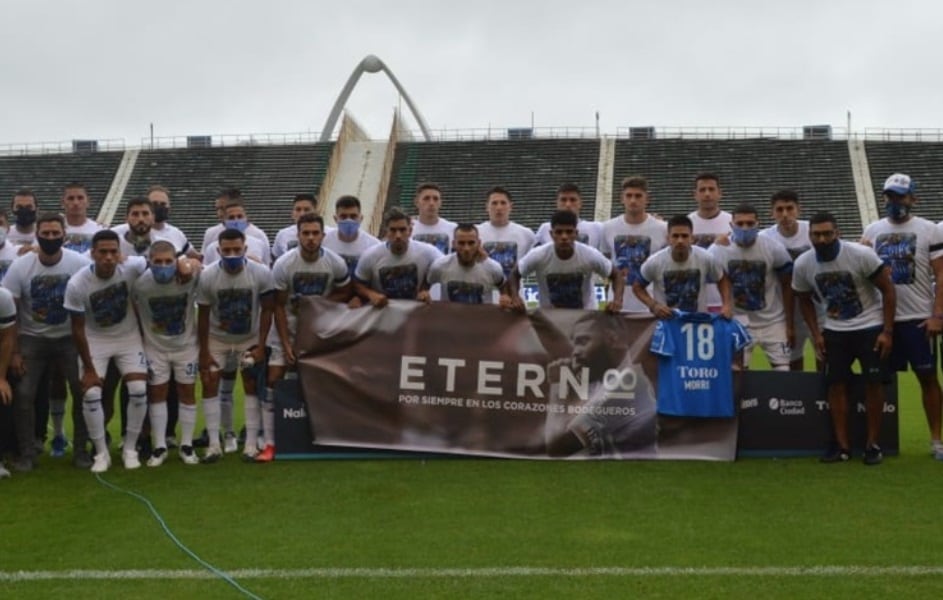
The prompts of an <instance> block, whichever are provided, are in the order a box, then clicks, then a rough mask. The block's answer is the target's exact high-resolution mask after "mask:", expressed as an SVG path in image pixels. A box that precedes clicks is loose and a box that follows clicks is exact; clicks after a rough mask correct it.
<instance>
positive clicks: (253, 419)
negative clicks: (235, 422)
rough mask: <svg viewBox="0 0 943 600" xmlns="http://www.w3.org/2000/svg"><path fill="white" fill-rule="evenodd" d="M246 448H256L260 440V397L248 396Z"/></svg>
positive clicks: (246, 400)
mask: <svg viewBox="0 0 943 600" xmlns="http://www.w3.org/2000/svg"><path fill="white" fill-rule="evenodd" d="M245 403H246V406H245V409H246V444H245V447H246V448H255V445H256V443H257V442H258V439H259V420H260V419H259V397H258V396H256V395H255V394H246V398H245Z"/></svg>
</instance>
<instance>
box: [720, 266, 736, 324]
mask: <svg viewBox="0 0 943 600" xmlns="http://www.w3.org/2000/svg"><path fill="white" fill-rule="evenodd" d="M717 291H719V292H720V299H721V305H720V314H721V315H722V316H723V317H724V318H725V319H732V318H733V293H732V291H731V286H730V278H729V277H727V274H726V273H724V274H723V276H721V278H720V280H718V281H717Z"/></svg>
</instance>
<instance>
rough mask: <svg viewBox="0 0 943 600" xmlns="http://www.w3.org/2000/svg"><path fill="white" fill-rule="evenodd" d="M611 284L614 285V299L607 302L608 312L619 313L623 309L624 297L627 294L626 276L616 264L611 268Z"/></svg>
mask: <svg viewBox="0 0 943 600" xmlns="http://www.w3.org/2000/svg"><path fill="white" fill-rule="evenodd" d="M609 285H611V286H612V300H610V301H609V302H607V303H606V312H607V313H610V314H619V312H621V311H622V297H623V295H624V294H625V277H623V275H622V271H620V270H619V269H617V268H616V267H615V265H613V266H612V268H611V269H609Z"/></svg>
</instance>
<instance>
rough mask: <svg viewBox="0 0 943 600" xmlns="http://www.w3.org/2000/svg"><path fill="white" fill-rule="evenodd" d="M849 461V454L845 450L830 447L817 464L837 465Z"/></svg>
mask: <svg viewBox="0 0 943 600" xmlns="http://www.w3.org/2000/svg"><path fill="white" fill-rule="evenodd" d="M850 459H851V452H849V451H848V450H847V449H846V448H840V447H838V446H832V447H831V448H829V449H828V450H827V451H826V452H825V454H823V455H822V458H820V459H819V462H823V463H838V462H848V461H849V460H850Z"/></svg>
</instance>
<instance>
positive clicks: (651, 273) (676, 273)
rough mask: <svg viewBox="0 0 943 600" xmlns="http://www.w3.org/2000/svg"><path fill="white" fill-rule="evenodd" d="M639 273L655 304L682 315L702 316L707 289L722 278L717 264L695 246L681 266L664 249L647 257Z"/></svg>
mask: <svg viewBox="0 0 943 600" xmlns="http://www.w3.org/2000/svg"><path fill="white" fill-rule="evenodd" d="M639 272H640V273H641V276H642V279H641V280H642V282H645V283H651V284H652V289H653V290H654V292H655V293H654V294H653V298H654V299H655V301H656V302H659V303H661V304H664V305H665V306H667V307H669V308H677V309H678V310H682V311H685V312H705V311H706V310H707V307H708V302H707V296H708V294H707V285H708V283H710V282H717V281H720V279H721V278H722V277H723V274H724V270H723V268H721V266H720V263H718V262H717V261H716V260H715V259H714V257H713V256H711V254H710V253H709V252H708V251H707V250H705V249H703V248H700V247H698V246H692V247H691V252H690V253H689V254H688V258H687V260H685V261H684V262H680V263H679V262H675V259H674V258H673V257H672V256H671V247H670V246H666V247H664V248H662V249H661V250H659V251H658V252H656V253H655V254H652V255H651V256H649V257H648V260H646V261H645V262H644V263H642V268H641V269H639ZM715 287H716V286H715ZM718 296H719V294H718Z"/></svg>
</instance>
